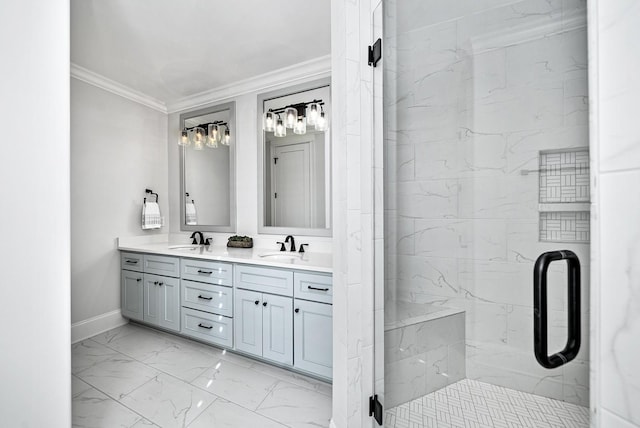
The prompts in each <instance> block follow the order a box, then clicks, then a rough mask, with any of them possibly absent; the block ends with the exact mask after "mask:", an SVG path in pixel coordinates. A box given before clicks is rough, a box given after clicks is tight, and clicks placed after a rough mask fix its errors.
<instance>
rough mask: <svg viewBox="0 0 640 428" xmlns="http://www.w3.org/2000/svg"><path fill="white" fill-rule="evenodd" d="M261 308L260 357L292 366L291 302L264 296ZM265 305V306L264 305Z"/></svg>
mask: <svg viewBox="0 0 640 428" xmlns="http://www.w3.org/2000/svg"><path fill="white" fill-rule="evenodd" d="M263 300H264V301H263V308H262V323H263V324H262V344H263V345H262V356H263V357H264V358H267V359H269V360H273V361H277V362H279V363H282V364H290V365H292V364H293V301H292V299H291V298H290V297H282V296H273V295H270V294H265V295H264V297H263ZM265 303H266V305H264V304H265Z"/></svg>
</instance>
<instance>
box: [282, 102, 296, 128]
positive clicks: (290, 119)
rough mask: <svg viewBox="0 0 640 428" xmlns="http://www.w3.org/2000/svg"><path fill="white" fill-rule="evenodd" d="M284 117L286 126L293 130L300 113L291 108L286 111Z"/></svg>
mask: <svg viewBox="0 0 640 428" xmlns="http://www.w3.org/2000/svg"><path fill="white" fill-rule="evenodd" d="M284 117H285V122H284V124H285V125H286V127H287V128H289V129H291V128H293V127H294V126H295V124H296V118H297V117H298V111H297V110H296V109H294V108H293V107H289V108H288V109H286V110H285V111H284Z"/></svg>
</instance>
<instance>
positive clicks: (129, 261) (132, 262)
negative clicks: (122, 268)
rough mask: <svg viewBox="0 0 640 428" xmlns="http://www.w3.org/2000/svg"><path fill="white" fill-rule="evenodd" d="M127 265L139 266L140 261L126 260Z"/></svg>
mask: <svg viewBox="0 0 640 428" xmlns="http://www.w3.org/2000/svg"><path fill="white" fill-rule="evenodd" d="M124 262H125V263H129V264H130V265H137V264H138V260H125V261H124Z"/></svg>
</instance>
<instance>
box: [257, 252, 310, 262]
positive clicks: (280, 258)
mask: <svg viewBox="0 0 640 428" xmlns="http://www.w3.org/2000/svg"><path fill="white" fill-rule="evenodd" d="M258 256H259V257H261V258H264V259H269V260H273V261H274V262H275V261H277V262H285V263H293V262H295V261H296V260H302V255H301V254H299V253H291V252H290V253H287V252H281V253H264V254H259V255H258Z"/></svg>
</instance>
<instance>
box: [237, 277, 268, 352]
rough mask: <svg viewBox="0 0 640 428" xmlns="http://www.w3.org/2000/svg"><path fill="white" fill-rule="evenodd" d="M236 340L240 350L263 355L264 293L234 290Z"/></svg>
mask: <svg viewBox="0 0 640 428" xmlns="http://www.w3.org/2000/svg"><path fill="white" fill-rule="evenodd" d="M234 293H235V296H234V307H233V313H234V321H235V324H236V325H235V329H234V341H235V348H236V349H237V350H239V351H243V352H248V353H250V354H253V355H258V356H261V355H262V303H263V302H262V293H257V292H255V291H248V290H239V289H237V288H236V289H235V290H234Z"/></svg>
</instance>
